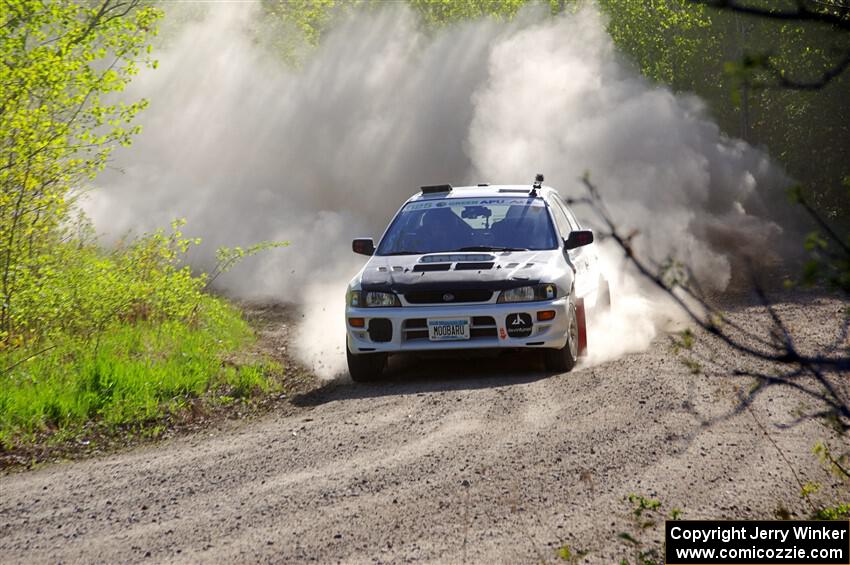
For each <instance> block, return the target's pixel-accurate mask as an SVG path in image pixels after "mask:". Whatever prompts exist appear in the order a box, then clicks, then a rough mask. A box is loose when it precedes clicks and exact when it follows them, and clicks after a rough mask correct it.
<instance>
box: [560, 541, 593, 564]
mask: <svg viewBox="0 0 850 565" xmlns="http://www.w3.org/2000/svg"><path fill="white" fill-rule="evenodd" d="M585 555H587V552H586V551H579V550H573V549H570V546H569V545H566V544H564V545H562V546H561V547H560V548H558V559H560V560H561V561H566V562H567V563H579V562H580V561H581V560H582V559H583V558H584V556H585Z"/></svg>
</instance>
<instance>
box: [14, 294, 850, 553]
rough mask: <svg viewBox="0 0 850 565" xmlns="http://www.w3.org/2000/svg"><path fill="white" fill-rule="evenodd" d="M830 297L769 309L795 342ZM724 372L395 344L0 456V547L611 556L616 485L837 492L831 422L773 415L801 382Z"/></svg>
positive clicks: (625, 518)
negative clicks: (824, 451) (759, 380)
mask: <svg viewBox="0 0 850 565" xmlns="http://www.w3.org/2000/svg"><path fill="white" fill-rule="evenodd" d="M842 307H843V305H842V304H841V303H839V302H837V301H834V300H829V299H823V298H815V299H810V300H807V301H803V302H800V303H787V304H783V305H781V306H780V309H779V310H780V313H781V315H782V316H783V317H784V318H785V319H786V320H788V321H789V322H790V324H791V326H792V327H793V328H794V329H796V330H798V331H799V332H800V334H801V336H802V338H803V340H804V341H805V342H806V343H808V344H809V345H813V344H818V343H825V342H826V341H828V340H830V339H832V338H834V337H835V334H834V332H833V329H832V327H831V326H832V324H829V323H825V322H830V321H836V322H837V320H838V319H839V316H840V311H841V308H842ZM735 317H736V319H737V320H739V321H740V322H741V323H743V324H745V325H748V326H754V325H757V324H759V323H761V322H762V321H763V320H764V316H763V315H762V314H761V313H759V312H758V311H757V310H756V309H754V308H741V309H739V310H738V311H737V313H736V314H735ZM706 341H707V340H706V339H700V340H699V341H698V343H699V345H698V347H697V349H698V350H699V351H700V352H702V353H704V354H706V355H714V356H716V357H718V358H721V359H723V358H729V354H728V353H723V351H722V350H720V351H719V352H715V353H712V352H711V350H710V348H709V345H708V344H707V343H706ZM727 374H728V371H723V370H719V371H708V374H705V373H701V374H698V375H693V374H690V372H689V370H688V369H687V368H686V367H685V366H684V364H683V362H682V360H681V359H680V358H678V357H677V356H676V355H674V354H673V353H672V352H671V347H670V344H669V341H668V340H667V339H666V338H659V339H657V340H656V341H655V342H654V343H653V345H652V346H651V347H650V349H649V350H648V351H645V352H643V353H639V354H633V355H629V356H626V357H623V358H621V359H618V360H616V361H612V362H608V363H606V364H603V365H599V366H596V367H591V368H584V369H579V370H576V371H574V372H572V373H570V374H565V375H554V376H552V375H546V374H544V373H542V371H541V367H540V365H539V364H538V361H537V360H536V359H535V358H534V357H528V356H516V357H511V358H505V357H501V358H495V359H469V360H458V359H454V360H428V361H421V360H410V359H408V360H406V361H405V360H402V362H401V363H396V364H395V365H394V366H393V367H392V371H391V378H390V379H389V381H388V382H386V383H382V384H380V385H375V386H371V385H370V386H363V385H358V386H356V385H353V384H351V383H348V382H337V383H328V384H325V385H323V386H319V387H318V388H316V389H315V390H313V391H311V392H309V393H307V394H304V395H302V396H300V397H297V398H295V399H294V400H293V403H294V405H293V406H292V408H291V409H289V410H287V411H286V413H283V412H279V413H275V414H270V415H268V416H265V417H263V418H260V419H256V420H253V421H247V422H236V423H223V424H221V426H220V427H219V428H217V429H211V430H208V431H207V432H205V433H199V434H194V435H190V436H185V437H182V438H176V439H172V440H168V441H165V442H163V443H161V444H159V445H153V446H147V447H142V448H138V449H135V450H133V451H129V452H125V453H119V454H114V455H110V456H104V457H101V458H96V459H91V460H87V461H80V462H73V463H65V464H55V465H49V466H46V467H43V468H41V469H38V470H35V471H29V472H24V473H16V474H10V475H7V476H5V477H0V561H3V562H11V563H13V562H21V563H32V562H66V563H67V562H113V563H114V562H136V561H149V562H163V561H168V562H234V561H250V562H254V561H261V562H304V561H317V562H336V561H341V562H402V561H424V562H441V563H459V562H467V561H468V562H488V563H492V562H500V563H501V562H508V563H515V562H519V563H527V562H540V561H546V562H553V561H556V560H557V550H558V548H559V547H561V546H562V545H564V544H568V545H569V547H570V548H571V549H572V550H574V551H575V550H582V551H587V552H588V553H587V555H586V560H587V561H588V562H591V563H611V562H615V561H619V559H620V558H621V557H624V556H628V555H629V553H628V552H629V546H628V544H627V543H626V542H624V541H622V540H620V539H618V538H617V534H618V533H620V532H623V531H631V528H632V523H631V521H630V504H629V503H628V502H627V501H626V500H625V497H626V496H627V495H628V494H629V493H637V494H641V495H645V496H651V497H654V498H658V499H660V500H661V502H662V504H663V506H662V509H664V510H665V511H669V510H670V509H672V508H679V509H681V510H682V511H683V513H684V517H686V518H733V517H740V518H772V517H774V516H775V515H776V514H777V513H780V514H781V513H783V512H785V511H787V512H788V513H790V514H791V515H796V516H805V515H807V514H808V512H809V508H808V506H807V505H806V503H805V502H804V501H803V500H802V499H801V498H800V496H799V491H800V487H799V482H803V483H805V482H806V481H818V482H821V483H823V484H824V487H823V488H822V489H821V491H820V492H818V493H817V494H816V495H815V497H816V502H821V503H823V502H828V501H830V500H835V499H838V498H842V499H847V498H850V493H848V492H847V491H846V489H847V487H846V485H844V486H842V485H840V484H839V483H838V482H837V481H836V480H835V479H832V478H830V476H829V475H828V474H827V473H826V472H825V471H824V470H823V469H821V468H820V465H819V463H818V462H817V459H816V458H815V456H814V455H812V453H811V447H812V445H813V444H814V442H815V441H817V440H819V439H826V440H829V441H831V442H833V444H834V445H841V442H842V441H844V442H845V443H844V444H843V445H844V447H846V440H841V439H839V438H838V437H837V435H836V434H835V432H834V431H832V430H831V429H830V428H829V427H827V426H826V425H824V424H821V423H818V422H813V421H805V422H803V423H800V424H797V425H794V426H791V427H788V428H783V427H781V424H786V423H789V422H792V421H793V420H794V419H795V417H796V415H797V414H798V412H799V410H801V409H802V410H805V409H807V408H808V409H811V408H814V405H813V403H812V402H811V401H807V400H804V399H802V398H801V397H800V396H799V395H798V394H797V393H792V392H791V391H789V390H779V389H772V390H771V391H770V392H768V393H767V394H765V395H762V396H760V397H758V399H757V400H756V402H755V403H754V404H753V405H752V407H751V409H742V410H737V409H736V408H737V404H736V402H735V400H734V395H735V391H736V390H740V389H743V390H746V389H748V388H749V386H750V382H749V381H745V380H735V379H733V378H732V377H729V376H726V375H727ZM841 386H842V387H843V391H844V393H845V394H848V393H850V391H848V386H847V383H843V384H841ZM759 423H760V424H761V425H759ZM762 426H763V428H762ZM763 430H766V432H767V433H768V434H769V436H767V435H766V434H765V431H763ZM780 450H781V451H782V452H784V454H785V458H786V459H787V461H788V463H786V462H785V460H784V459H783V457H782V456H781V455H780ZM789 463H790V466H789ZM795 473H796V475H797V477H798V478H795ZM798 479H799V482H798ZM842 488H843V489H845V490H843V491H842V490H840V489H842ZM662 535H663V534H662V531H661V529H660V527H658V528H649V529H647V530H646V531H645V532H644V534H643V537H642V539H643V540H644V541H645V542H646V543H648V544H650V545H652V544H654V543H657V544H660V541H661V538H662Z"/></svg>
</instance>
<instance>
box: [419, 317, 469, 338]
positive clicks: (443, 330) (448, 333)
mask: <svg viewBox="0 0 850 565" xmlns="http://www.w3.org/2000/svg"><path fill="white" fill-rule="evenodd" d="M428 337H429V338H430V340H431V341H461V340H464V339H469V318H452V319H448V318H442V319H429V320H428Z"/></svg>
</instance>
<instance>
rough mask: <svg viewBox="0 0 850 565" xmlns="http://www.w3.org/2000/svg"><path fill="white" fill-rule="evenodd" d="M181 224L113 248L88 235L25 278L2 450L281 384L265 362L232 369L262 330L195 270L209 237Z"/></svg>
mask: <svg viewBox="0 0 850 565" xmlns="http://www.w3.org/2000/svg"><path fill="white" fill-rule="evenodd" d="M182 225H183V222H182V221H178V222H175V223H174V224H173V225H172V230H171V232H169V233H166V232H164V231H162V230H161V231H157V232H155V233H153V234H148V235H145V236H142V237H140V238H138V239H135V240H132V241H130V242H128V243H125V244H122V245H119V246H118V247H117V248H116V249H114V250H112V251H104V250H102V249H101V248H99V247H98V246H97V245H96V244H95V243H93V242H86V241H85V239H84V238H83V239H77V240H68V241H66V242H64V243H57V246H56V247H55V248H54V253H53V254H51V255H50V256H49V257H47V258H45V260H44V261H43V262H42V265H41V269H40V275H41V276H40V277H38V278H35V277H29V276H20V277H19V278H18V289H19V290H18V292H17V293H16V294H15V295H14V301H13V302H12V304H11V305H10V309H9V310H10V312H11V313H12V316H13V318H12V319H13V320H14V321H15V323H14V327H15V328H16V332H15V333H14V337H15V339H14V340H8V341H7V345H6V347H5V349H4V350H3V351H0V363H2V368H3V374H2V376H0V378H2V379H3V381H4V383H3V386H2V387H0V444H5V446H6V447H7V448H8V447H11V446H13V445H15V444H18V443H21V442H24V443H26V442H29V441H31V440H32V439H33V438H34V436H35V434H38V433H43V432H56V431H63V432H68V431H69V430H74V429H80V428H81V427H82V426H83V425H84V424H85V423H86V422H89V421H92V420H96V421H98V422H101V423H103V424H105V425H107V426H114V425H119V424H129V423H136V422H144V421H148V420H152V419H157V418H160V417H162V416H163V414H165V413H166V412H170V411H174V410H178V409H180V407H181V406H182V405H185V404H186V401H187V399H193V398H198V397H200V396H202V395H203V394H204V393H206V392H207V391H209V390H211V389H216V388H223V389H226V391H225V392H227V393H228V394H229V395H230V396H232V397H236V398H245V397H250V396H251V395H253V394H254V393H257V392H265V391H268V390H269V389H270V388H271V386H272V385H271V384H270V381H269V380H268V378H267V376H266V373H267V372H268V371H266V368H267V367H266V365H264V364H263V363H262V362H257V363H254V364H247V365H244V366H232V365H229V366H227V367H222V360H223V359H224V358H225V356H227V355H229V354H232V353H234V352H237V351H239V350H241V349H244V348H245V347H246V346H247V345H249V344H250V343H251V341H252V340H253V334H252V332H251V329H250V328H249V327H248V325H247V324H246V323H245V322H244V321H243V320H242V319H241V317H240V314H239V311H238V310H236V309H235V308H233V307H231V306H230V305H228V304H227V303H226V302H225V301H224V300H223V299H220V298H217V297H214V296H211V295H209V294H206V293H205V292H204V288H205V285H206V282H207V276H206V275H205V274H199V275H193V273H192V272H191V270H190V268H189V267H188V266H186V265H185V264H184V258H185V254H186V252H187V251H188V250H189V248H190V247H191V246H192V245H193V244H196V243H198V240H195V239H187V238H185V237H184V236H183V233H182V232H181V231H180V228H181V226H182ZM270 245H276V244H270V243H264V244H260V245H259V246H255V247H253V248H250V249H251V250H254V249H255V248H256V249H260V248H266V247H268V246H270ZM245 254H247V252H246V253H243V255H245ZM228 256H232V253H230V254H228ZM232 264H234V261H231V262H230V263H229V265H228V268H229V266H232ZM217 270H220V269H217Z"/></svg>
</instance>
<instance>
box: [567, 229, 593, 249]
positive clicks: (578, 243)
mask: <svg viewBox="0 0 850 565" xmlns="http://www.w3.org/2000/svg"><path fill="white" fill-rule="evenodd" d="M591 243H593V232H592V231H590V230H576V231H571V232H570V237H568V238H567V239H565V240H564V249H576V248H577V247H583V246H585V245H590V244H591Z"/></svg>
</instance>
